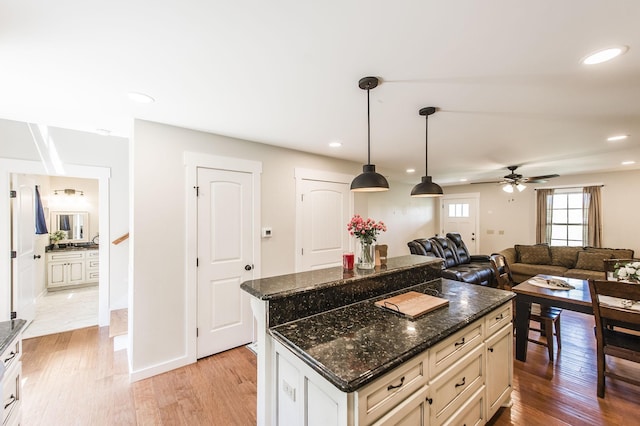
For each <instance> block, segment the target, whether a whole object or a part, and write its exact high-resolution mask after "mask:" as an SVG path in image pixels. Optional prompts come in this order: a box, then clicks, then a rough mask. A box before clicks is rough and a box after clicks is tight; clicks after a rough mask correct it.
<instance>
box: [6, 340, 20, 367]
mask: <svg viewBox="0 0 640 426" xmlns="http://www.w3.org/2000/svg"><path fill="white" fill-rule="evenodd" d="M21 356H22V339H20V338H19V337H18V338H16V339H14V340H13V342H11V344H10V345H9V347H8V348H7V349H5V351H4V352H3V353H2V363H3V364H4V368H5V370H7V371H8V370H9V369H11V366H12V365H14V364H16V363H18V362H19V361H20V358H21Z"/></svg>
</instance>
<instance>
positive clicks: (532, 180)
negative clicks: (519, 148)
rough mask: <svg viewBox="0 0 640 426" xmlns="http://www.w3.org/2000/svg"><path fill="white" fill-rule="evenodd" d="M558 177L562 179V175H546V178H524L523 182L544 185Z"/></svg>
mask: <svg viewBox="0 0 640 426" xmlns="http://www.w3.org/2000/svg"><path fill="white" fill-rule="evenodd" d="M557 177H560V175H557V174H553V175H544V176H531V177H530V178H524V179H523V180H522V181H523V182H529V183H544V182H546V181H547V179H552V178H557Z"/></svg>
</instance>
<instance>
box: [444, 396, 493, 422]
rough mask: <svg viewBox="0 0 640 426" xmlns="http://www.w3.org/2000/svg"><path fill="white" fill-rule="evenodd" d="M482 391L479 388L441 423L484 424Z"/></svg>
mask: <svg viewBox="0 0 640 426" xmlns="http://www.w3.org/2000/svg"><path fill="white" fill-rule="evenodd" d="M486 420H487V419H486V415H485V413H484V392H483V389H480V390H479V391H478V392H476V393H475V395H473V396H472V397H471V398H470V399H469V400H468V401H467V402H466V403H465V404H464V405H463V406H462V407H461V408H460V409H459V410H458V411H457V412H456V413H455V414H454V415H452V416H451V417H449V418H448V419H447V420H445V421H444V422H443V423H442V424H443V425H447V426H448V425H465V426H478V425H483V424H485V421H486Z"/></svg>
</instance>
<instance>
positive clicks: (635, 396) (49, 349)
mask: <svg viewBox="0 0 640 426" xmlns="http://www.w3.org/2000/svg"><path fill="white" fill-rule="evenodd" d="M562 334H563V335H562V349H560V351H559V353H557V355H556V362H555V364H549V363H548V358H547V353H546V348H545V347H542V346H538V345H529V352H528V359H527V362H526V363H523V362H520V361H515V365H514V392H513V406H512V407H511V408H501V409H500V411H498V414H496V416H495V417H494V418H493V419H492V420H491V421H490V423H489V424H491V425H496V426H502V425H534V426H535V425H544V426H551V425H621V424H627V425H631V424H639V423H640V404H639V403H638V402H640V388H638V387H634V386H632V385H630V384H627V383H623V382H616V381H614V380H608V381H607V387H606V396H605V398H604V399H599V398H597V396H596V390H595V383H596V365H595V359H596V357H595V338H594V335H593V317H591V316H588V315H583V314H578V313H574V312H570V311H564V312H563V313H562ZM23 352H24V353H23V378H24V379H23V380H24V382H23V383H24V384H23V388H24V392H23V400H22V401H23V406H22V409H23V417H22V419H23V422H22V424H23V425H25V426H30V425H136V424H138V425H225V426H226V425H254V424H255V422H256V408H255V403H256V359H255V356H254V355H253V353H252V352H250V351H249V350H248V349H246V348H244V347H242V348H237V349H233V350H230V351H227V352H224V353H221V354H218V355H214V356H211V357H208V358H206V359H203V360H200V361H198V362H197V363H196V364H193V365H190V366H187V367H184V368H180V369H178V370H174V371H171V372H168V373H165V374H161V375H159V376H156V377H152V378H149V379H146V380H142V381H139V382H135V383H129V379H128V374H127V360H126V353H125V352H124V351H118V352H115V353H114V352H113V344H112V339H110V338H109V331H108V329H107V328H102V329H98V328H97V327H89V328H84V329H80V330H75V331H70V332H66V333H60V334H54V335H50V336H44V337H37V338H33V339H27V340H25V341H24V347H23ZM616 366H617V367H623V368H627V369H628V370H629V374H634V375H637V376H638V377H640V368H638V367H636V366H635V365H630V364H619V365H616Z"/></svg>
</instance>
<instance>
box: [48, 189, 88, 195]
mask: <svg viewBox="0 0 640 426" xmlns="http://www.w3.org/2000/svg"><path fill="white" fill-rule="evenodd" d="M59 192H61V193H63V194H64V195H81V196H84V192H83V191H80V190H77V189H69V188H67V189H54V190H53V195H58V193H59Z"/></svg>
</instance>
